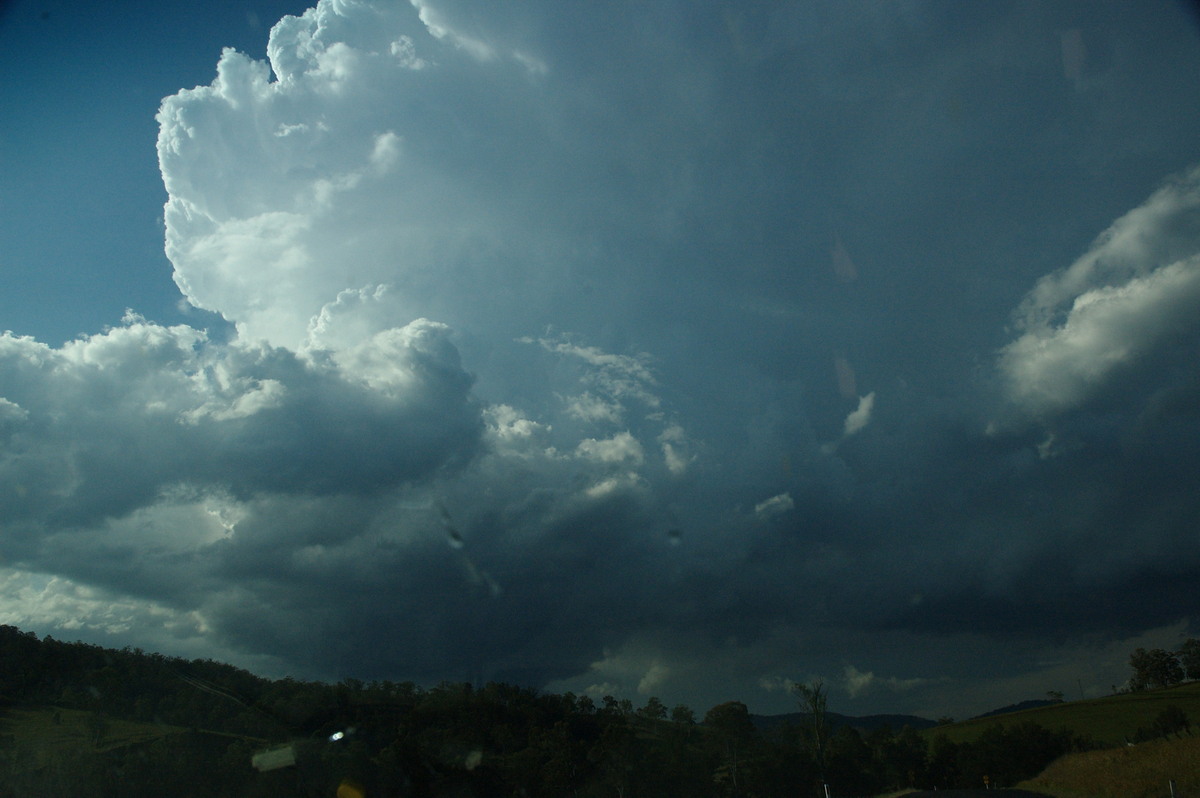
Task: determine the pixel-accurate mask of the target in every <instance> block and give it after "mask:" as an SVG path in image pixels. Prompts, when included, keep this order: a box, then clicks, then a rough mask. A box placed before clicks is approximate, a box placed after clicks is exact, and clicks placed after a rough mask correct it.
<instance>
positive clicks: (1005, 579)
mask: <svg viewBox="0 0 1200 798" xmlns="http://www.w3.org/2000/svg"><path fill="white" fill-rule="evenodd" d="M3 9H4V10H3V16H0V53H3V55H0V69H2V73H0V74H3V81H0V109H2V110H0V121H2V124H0V175H2V179H0V210H2V211H3V213H0V281H2V283H0V288H2V290H0V330H4V329H8V330H11V334H10V335H7V336H4V337H0V496H3V497H4V501H3V502H2V503H0V528H2V529H3V531H4V534H3V537H0V621H2V622H6V623H13V624H16V625H19V626H22V627H25V628H29V629H33V630H34V631H37V632H40V633H50V634H54V635H55V636H56V637H68V638H70V637H82V638H84V639H88V640H94V641H96V642H103V643H107V644H112V645H126V644H131V645H140V646H142V647H144V648H153V649H159V650H164V651H167V652H169V653H178V654H183V655H190V656H212V657H215V658H219V659H227V660H230V661H234V662H237V663H238V664H241V665H244V666H246V667H251V668H254V669H257V670H259V671H261V672H264V673H269V674H272V675H279V674H284V673H292V674H295V675H301V676H316V677H321V678H338V677H340V676H346V675H354V676H358V677H360V678H375V677H388V678H399V679H404V678H411V679H415V680H418V681H426V682H428V681H438V680H440V679H443V678H446V679H466V680H487V679H499V680H506V681H519V682H521V683H525V684H532V685H535V686H539V687H545V688H548V689H553V690H568V689H569V690H573V691H575V692H588V693H594V694H595V695H596V696H597V697H599V696H602V695H604V694H608V693H611V694H613V695H618V696H621V697H630V698H632V699H634V700H635V701H637V700H644V699H645V698H646V697H648V696H649V695H658V696H659V697H660V698H662V699H663V700H664V701H665V702H666V703H668V704H674V703H680V702H683V703H688V704H690V705H692V706H694V707H696V708H698V709H701V710H703V709H705V708H707V707H708V706H711V705H713V704H715V703H718V702H720V701H723V700H728V699H730V698H737V699H739V700H743V701H745V702H747V704H749V705H750V707H751V708H752V709H753V710H755V711H759V712H772V711H786V710H788V709H789V708H790V707H791V706H792V700H791V699H790V698H789V696H788V694H787V690H786V686H787V683H788V681H789V680H792V681H805V680H809V679H812V678H823V679H824V680H825V681H826V683H828V684H830V685H831V687H832V690H833V692H832V694H831V695H832V697H831V707H833V708H836V709H837V710H838V711H844V712H846V713H848V714H866V713H868V712H877V711H907V712H916V713H922V714H926V715H928V716H931V717H932V716H937V715H944V714H949V715H957V716H962V715H966V714H971V713H973V712H979V711H984V710H987V709H990V708H992V707H994V706H997V705H1001V704H1004V703H1009V702H1011V701H1016V700H1022V699H1025V698H1030V697H1039V696H1041V695H1044V693H1045V692H1046V691H1047V690H1062V691H1063V692H1067V693H1069V694H1072V695H1073V694H1074V693H1076V692H1079V690H1081V689H1082V691H1083V692H1084V694H1086V695H1098V694H1102V693H1104V692H1107V691H1108V690H1109V688H1110V687H1111V685H1113V684H1116V683H1120V682H1122V681H1123V680H1124V678H1125V677H1126V676H1127V673H1126V671H1127V665H1126V662H1127V657H1128V653H1129V651H1130V650H1132V649H1133V648H1134V647H1136V646H1139V645H1141V646H1158V645H1163V646H1170V645H1174V644H1175V643H1176V642H1178V641H1179V639H1180V638H1181V637H1184V636H1188V635H1196V634H1197V633H1198V629H1197V623H1198V621H1197V618H1196V613H1197V607H1196V605H1195V601H1196V599H1195V591H1194V585H1195V580H1196V576H1197V573H1198V572H1200V540H1198V539H1197V537H1196V532H1195V530H1196V520H1197V518H1198V516H1200V500H1198V499H1197V498H1196V497H1197V496H1200V490H1198V488H1200V485H1198V484H1197V476H1196V475H1197V474H1198V473H1200V469H1197V468H1196V465H1197V463H1196V451H1195V447H1194V445H1189V442H1190V441H1194V440H1196V439H1197V434H1198V433H1200V429H1197V427H1198V425H1200V417H1198V416H1197V414H1196V411H1195V408H1196V407H1197V406H1200V402H1197V400H1198V399H1200V395H1198V394H1200V377H1198V372H1197V369H1196V357H1197V354H1198V353H1200V171H1198V164H1200V152H1198V151H1197V147H1196V138H1195V131H1196V130H1197V129H1200V102H1198V100H1200V88H1197V86H1196V83H1195V81H1194V80H1193V79H1192V76H1194V75H1195V74H1197V73H1198V70H1200V35H1198V33H1197V28H1196V25H1195V20H1194V17H1193V16H1192V14H1191V13H1190V10H1189V8H1188V7H1187V6H1185V5H1182V4H1175V3H1165V2H1164V3H1152V4H1139V5H1138V6H1137V7H1134V6H1131V5H1129V4H1125V3H1095V2H1087V3H1058V4H1045V5H1036V4H1033V5H1020V6H1018V5H991V4H960V3H951V2H909V3H891V4H879V3H847V2H837V3H833V2H830V3H802V4H785V3H769V4H722V3H698V4H697V3H671V2H654V3H636V4H626V5H620V4H617V5H610V4H605V5H603V6H599V5H597V6H583V5H571V6H564V5H562V4H559V3H549V2H548V3H522V4H512V5H500V4H494V3H478V2H469V1H468V0H458V1H454V0H417V1H415V2H413V3H404V4H398V3H382V2H379V3H372V2H365V1H361V0H354V1H351V0H339V2H329V1H328V0H327V1H326V2H322V3H319V4H317V5H316V6H315V7H314V8H313V9H312V10H307V7H306V5H305V4H303V3H300V4H287V3H258V4H234V3H223V4H215V5H208V6H206V7H205V8H204V11H203V12H200V11H188V10H187V9H186V8H179V9H175V8H171V7H170V5H169V4H166V5H164V4H149V3H147V4H140V3H125V4H115V5H106V6H99V7H92V6H83V5H80V6H78V7H77V5H76V4H69V3H57V4H56V3H49V2H47V3H38V2H24V1H22V2H10V3H8V4H7V5H5V6H3ZM288 15H291V16H288ZM223 48H231V49H228V50H224V49H223ZM127 309H128V311H129V312H127Z"/></svg>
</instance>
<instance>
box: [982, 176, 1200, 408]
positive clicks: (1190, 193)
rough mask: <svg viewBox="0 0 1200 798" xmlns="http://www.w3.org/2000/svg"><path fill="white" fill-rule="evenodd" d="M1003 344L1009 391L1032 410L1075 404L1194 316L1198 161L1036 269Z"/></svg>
mask: <svg viewBox="0 0 1200 798" xmlns="http://www.w3.org/2000/svg"><path fill="white" fill-rule="evenodd" d="M1015 320H1016V324H1017V328H1018V329H1019V330H1020V331H1021V335H1020V336H1019V337H1018V338H1017V339H1016V340H1015V341H1013V342H1012V343H1010V344H1008V345H1007V346H1006V347H1004V349H1003V350H1001V353H1000V357H999V361H998V366H999V369H1000V372H1001V374H1002V375H1003V376H1004V378H1005V380H1006V387H1007V393H1008V398H1009V399H1010V401H1012V402H1014V403H1015V404H1016V405H1017V406H1019V407H1021V408H1024V409H1025V410H1027V411H1029V412H1031V413H1034V414H1036V415H1042V416H1047V415H1054V414H1057V413H1060V412H1062V411H1064V410H1068V409H1071V408H1074V407H1077V406H1079V405H1080V404H1082V403H1084V402H1086V401H1088V400H1089V399H1090V398H1091V397H1092V396H1093V395H1094V394H1096V393H1097V392H1098V391H1100V390H1102V389H1103V388H1104V387H1105V386H1107V385H1109V384H1111V383H1112V382H1113V381H1114V380H1115V379H1116V378H1117V377H1118V376H1119V375H1121V374H1122V373H1124V371H1126V370H1127V369H1128V367H1130V366H1132V365H1134V364H1136V363H1137V362H1138V361H1139V360H1141V359H1143V358H1146V357H1148V356H1149V355H1151V354H1152V353H1154V352H1155V351H1157V350H1159V349H1160V348H1161V347H1163V346H1164V345H1170V344H1171V343H1173V342H1174V340H1175V339H1176V338H1177V337H1178V336H1179V335H1180V334H1181V333H1184V332H1186V331H1188V330H1192V329H1195V328H1196V326H1197V325H1198V324H1200V167H1197V168H1194V169H1192V170H1191V171H1190V172H1188V173H1187V174H1185V175H1183V176H1182V177H1180V178H1178V179H1176V180H1173V181H1171V182H1170V183H1168V184H1167V185H1166V186H1164V187H1163V188H1161V189H1159V190H1158V191H1157V192H1155V194H1154V195H1153V196H1151V197H1150V199H1148V200H1147V201H1146V202H1145V203H1144V204H1143V205H1141V206H1139V207H1138V208H1135V209H1134V210H1132V211H1130V212H1129V213H1127V214H1126V215H1125V216H1123V217H1121V218H1120V219H1118V220H1117V221H1116V222H1114V223H1113V225H1112V226H1111V227H1110V228H1109V229H1108V230H1106V231H1105V233H1104V234H1103V235H1101V236H1100V237H1099V238H1098V239H1097V241H1096V243H1095V244H1094V245H1093V246H1092V248H1091V249H1090V250H1089V251H1088V252H1087V254H1085V255H1084V256H1083V257H1081V258H1079V259H1078V260H1077V261H1076V262H1075V263H1073V264H1072V265H1071V266H1070V267H1069V268H1067V269H1065V270H1063V271H1061V272H1058V273H1055V274H1052V275H1049V276H1047V277H1044V278H1042V280H1040V281H1039V282H1038V284H1037V286H1036V287H1035V288H1034V290H1033V291H1031V292H1030V293H1029V295H1028V296H1027V297H1026V298H1025V300H1024V301H1023V302H1022V303H1021V306H1020V308H1019V309H1018V310H1017V313H1016V319H1015Z"/></svg>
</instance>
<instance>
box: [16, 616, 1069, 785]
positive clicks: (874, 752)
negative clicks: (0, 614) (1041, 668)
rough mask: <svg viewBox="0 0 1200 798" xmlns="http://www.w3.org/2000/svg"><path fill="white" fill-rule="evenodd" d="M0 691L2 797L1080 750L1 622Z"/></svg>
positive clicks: (541, 779) (958, 781) (850, 765)
mask: <svg viewBox="0 0 1200 798" xmlns="http://www.w3.org/2000/svg"><path fill="white" fill-rule="evenodd" d="M0 696H2V697H3V701H4V706H3V707H0V798H7V796H9V795H12V796H16V795H22V796H40V795H47V796H49V795H72V796H79V797H80V798H86V797H87V796H109V795H113V796H116V795H122V796H127V795H177V796H221V795H242V796H250V798H255V797H256V796H257V797H261V798H270V797H271V796H276V795H279V796H283V795H287V796H295V795H301V796H323V797H324V798H330V797H331V796H334V795H335V794H348V795H355V794H357V795H363V794H365V795H369V796H371V798H386V796H401V795H403V796H417V797H418V798H419V797H420V796H438V795H457V796H472V795H474V796H492V795H518V794H519V795H527V796H530V797H531V798H538V796H561V795H566V794H571V795H575V796H579V798H590V797H591V796H595V797H596V798H598V797H599V796H612V795H622V794H625V795H634V794H636V795H661V796H666V797H667V798H671V797H672V796H685V795H686V796H696V797H697V798H718V797H719V796H727V795H731V794H756V795H760V796H764V798H767V797H768V796H776V795H778V796H788V798H795V797H796V796H799V798H805V796H819V795H822V794H823V789H822V787H821V782H822V776H823V777H824V780H825V781H827V782H828V783H829V784H830V785H831V787H832V788H833V792H834V794H841V795H866V794H877V793H881V792H885V791H887V790H891V789H898V788H904V787H910V786H916V787H934V786H937V787H941V788H946V787H952V786H959V785H962V786H968V785H974V784H977V783H978V780H979V777H980V773H978V772H976V771H978V770H979V768H981V767H985V766H986V767H988V768H990V770H989V771H988V772H989V773H990V774H991V775H992V778H993V783H994V784H1001V783H1015V781H1016V780H1017V779H1020V778H1027V777H1029V776H1032V775H1034V774H1036V773H1037V772H1038V771H1039V770H1040V769H1041V768H1042V767H1043V766H1044V765H1045V764H1046V762H1048V761H1049V760H1050V759H1052V758H1054V757H1055V756H1057V755H1058V754H1060V753H1062V752H1064V751H1066V750H1069V749H1071V748H1072V747H1074V746H1076V745H1077V742H1078V741H1076V740H1075V739H1074V738H1072V737H1071V736H1070V735H1069V734H1065V733H1059V732H1054V733H1052V732H1048V731H1046V730H1045V729H1042V728H1040V727H1037V726H1033V725H1032V724H1028V725H1026V726H1022V727H1017V728H1014V729H1012V730H1009V731H1005V732H1003V733H1001V734H998V735H992V736H991V737H989V738H988V739H987V740H986V741H983V742H980V743H954V744H948V745H939V744H938V742H937V740H935V741H934V742H933V743H932V744H930V743H927V742H926V740H925V738H924V737H923V736H921V735H919V734H917V733H916V731H914V730H913V729H910V728H905V729H901V730H899V731H897V730H894V729H892V728H880V729H876V730H874V731H869V732H867V733H865V734H864V732H863V731H861V730H860V729H857V728H855V727H854V726H853V725H841V726H839V727H838V728H836V729H834V728H833V727H832V725H831V724H825V725H824V726H822V727H821V728H820V733H819V735H817V734H814V725H813V724H812V722H811V718H809V719H807V722H804V723H802V724H801V725H796V724H794V723H787V722H784V723H782V724H777V725H774V726H772V727H771V728H758V727H756V725H755V723H754V721H753V719H752V717H751V716H750V714H749V712H748V711H747V708H746V706H745V704H743V703H741V702H739V701H729V702H726V703H724V704H720V705H718V706H716V707H713V708H712V709H710V710H709V711H708V712H707V713H706V714H705V716H704V718H703V721H702V722H701V721H698V719H697V717H696V715H695V713H694V712H693V711H692V710H691V709H689V708H688V707H685V706H677V707H675V708H673V709H668V708H667V707H666V706H664V705H663V704H662V702H661V701H659V700H658V699H657V698H650V699H648V700H647V702H646V704H645V706H643V707H641V708H636V709H635V708H634V706H633V705H632V703H631V702H629V701H627V700H621V701H618V700H616V699H614V698H612V697H609V696H606V697H605V698H604V699H603V700H602V701H601V702H600V703H599V704H598V705H597V704H596V703H594V702H593V701H592V700H591V699H590V698H588V697H587V696H575V695H572V694H570V693H567V694H564V695H554V694H546V693H540V692H538V691H536V690H531V689H528V688H521V687H515V686H512V685H505V684H497V683H489V684H487V685H484V686H482V687H472V686H471V685H467V684H450V683H446V684H442V685H438V686H437V687H433V688H422V687H418V686H416V685H414V684H412V683H408V682H403V683H395V682H388V681H376V682H370V683H364V682H361V681H357V680H353V679H346V680H343V681H341V682H339V683H337V684H326V683H319V682H301V681H296V680H293V679H281V680H274V681H272V680H268V679H263V678H261V677H258V676H255V675H254V674H252V673H249V672H247V671H244V670H241V669H238V668H234V667H232V666H229V665H224V664H221V663H218V662H213V661H210V660H184V659H179V658H172V657H166V656H163V655H161V654H148V653H145V652H142V651H138V650H130V649H124V650H120V651H114V650H109V649H103V648H100V647H98V646H93V645H87V644H83V643H63V642H60V641H56V640H53V639H51V638H49V637H47V638H44V639H39V638H38V637H37V636H36V635H34V634H31V633H28V632H22V631H20V630H18V629H15V628H13V627H9V626H3V627H0ZM1031 752H1032V753H1031ZM984 754H986V756H984ZM254 763H257V766H255V765H254ZM981 763H986V765H985V764H981ZM339 785H358V786H356V787H353V789H351V788H350V787H346V788H345V789H342V790H341V791H339ZM354 790H357V791H358V792H357V793H356V792H354Z"/></svg>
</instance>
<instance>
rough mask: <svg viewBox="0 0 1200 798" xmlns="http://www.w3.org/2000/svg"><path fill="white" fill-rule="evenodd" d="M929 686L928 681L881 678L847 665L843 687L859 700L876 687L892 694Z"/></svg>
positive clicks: (893, 677) (843, 674)
mask: <svg viewBox="0 0 1200 798" xmlns="http://www.w3.org/2000/svg"><path fill="white" fill-rule="evenodd" d="M927 684H929V680H928V679H898V678H896V677H895V676H889V677H886V678H880V677H878V676H876V675H875V673H874V671H866V672H863V671H860V670H859V669H858V668H856V667H854V666H853V665H847V666H846V667H845V669H844V671H843V673H842V686H843V688H844V689H845V690H846V692H847V693H848V694H849V696H850V697H851V698H858V697H859V696H860V695H863V694H865V693H867V692H869V691H871V690H873V689H874V688H876V687H883V688H885V689H887V690H889V691H891V692H903V691H906V690H915V689H916V688H918V687H922V686H924V685H927Z"/></svg>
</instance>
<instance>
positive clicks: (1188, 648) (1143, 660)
mask: <svg viewBox="0 0 1200 798" xmlns="http://www.w3.org/2000/svg"><path fill="white" fill-rule="evenodd" d="M1129 667H1130V668H1131V669H1133V675H1132V676H1130V677H1129V682H1128V683H1127V685H1126V690H1128V691H1130V692H1135V693H1136V692H1140V691H1142V690H1149V689H1153V688H1160V687H1174V686H1175V685H1177V684H1182V683H1183V682H1184V681H1185V680H1194V679H1200V640H1197V639H1196V638H1188V639H1187V640H1185V641H1184V642H1183V645H1181V646H1180V647H1179V649H1178V650H1176V651H1168V650H1167V649H1163V648H1152V649H1149V650H1147V649H1144V648H1137V649H1134V651H1133V653H1132V654H1130V655H1129Z"/></svg>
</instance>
